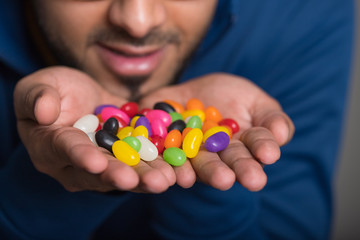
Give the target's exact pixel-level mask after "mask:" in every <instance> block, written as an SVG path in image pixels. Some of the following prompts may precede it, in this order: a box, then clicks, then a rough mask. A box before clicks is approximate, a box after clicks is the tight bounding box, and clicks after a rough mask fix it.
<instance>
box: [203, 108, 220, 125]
mask: <svg viewBox="0 0 360 240" xmlns="http://www.w3.org/2000/svg"><path fill="white" fill-rule="evenodd" d="M222 118H223V117H222V116H221V113H220V112H219V110H217V108H215V107H213V106H210V107H207V108H206V109H205V120H212V121H214V122H220V121H221V120H222Z"/></svg>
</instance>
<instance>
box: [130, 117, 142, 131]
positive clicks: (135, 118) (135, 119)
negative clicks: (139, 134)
mask: <svg viewBox="0 0 360 240" xmlns="http://www.w3.org/2000/svg"><path fill="white" fill-rule="evenodd" d="M139 118H140V116H134V117H133V118H132V119H131V121H130V126H131V127H133V128H135V124H136V121H137V120H138V119H139Z"/></svg>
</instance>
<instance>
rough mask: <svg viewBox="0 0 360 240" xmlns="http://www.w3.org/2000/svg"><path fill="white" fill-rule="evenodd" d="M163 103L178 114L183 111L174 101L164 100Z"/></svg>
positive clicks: (182, 107) (181, 106)
mask: <svg viewBox="0 0 360 240" xmlns="http://www.w3.org/2000/svg"><path fill="white" fill-rule="evenodd" d="M164 102H166V103H167V104H169V105H171V106H172V107H173V108H174V109H175V111H176V112H178V113H182V112H183V111H184V110H185V109H184V106H183V105H181V104H180V103H178V102H176V101H173V100H169V99H167V100H164Z"/></svg>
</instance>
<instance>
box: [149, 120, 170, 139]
mask: <svg viewBox="0 0 360 240" xmlns="http://www.w3.org/2000/svg"><path fill="white" fill-rule="evenodd" d="M151 130H152V134H153V135H157V136H160V137H162V138H163V139H165V137H166V135H167V129H166V127H165V125H164V123H163V121H162V120H160V119H154V120H153V121H152V122H151Z"/></svg>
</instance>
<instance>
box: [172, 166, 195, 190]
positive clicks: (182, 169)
mask: <svg viewBox="0 0 360 240" xmlns="http://www.w3.org/2000/svg"><path fill="white" fill-rule="evenodd" d="M174 171H175V174H176V183H177V184H178V185H179V186H180V187H182V188H190V187H192V186H193V185H194V183H195V182H196V174H195V171H194V169H193V167H192V166H191V163H190V161H189V160H186V161H185V163H184V164H183V165H182V166H178V167H174Z"/></svg>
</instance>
